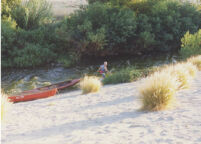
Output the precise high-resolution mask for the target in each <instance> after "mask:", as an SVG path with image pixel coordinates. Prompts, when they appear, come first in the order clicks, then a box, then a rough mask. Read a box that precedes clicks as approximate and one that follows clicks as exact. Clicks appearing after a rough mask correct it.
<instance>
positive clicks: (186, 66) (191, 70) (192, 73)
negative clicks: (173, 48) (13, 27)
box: [175, 62, 197, 77]
mask: <svg viewBox="0 0 201 144" xmlns="http://www.w3.org/2000/svg"><path fill="white" fill-rule="evenodd" d="M175 66H176V67H177V66H179V67H183V68H184V69H186V70H187V71H188V73H189V74H190V76H191V77H195V76H196V73H197V67H196V66H195V65H193V64H192V63H190V62H186V63H179V64H177V65H175Z"/></svg>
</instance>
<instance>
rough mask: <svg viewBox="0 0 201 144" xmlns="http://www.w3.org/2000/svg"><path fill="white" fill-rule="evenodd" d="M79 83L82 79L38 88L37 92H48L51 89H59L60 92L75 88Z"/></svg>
mask: <svg viewBox="0 0 201 144" xmlns="http://www.w3.org/2000/svg"><path fill="white" fill-rule="evenodd" d="M78 82H80V79H74V80H69V81H64V82H59V83H55V84H52V85H48V86H44V87H40V88H36V89H37V90H46V89H50V88H57V89H58V90H61V89H64V88H68V87H70V86H73V85H75V84H77V83H78Z"/></svg>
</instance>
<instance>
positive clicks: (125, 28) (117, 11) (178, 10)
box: [61, 0, 201, 56]
mask: <svg viewBox="0 0 201 144" xmlns="http://www.w3.org/2000/svg"><path fill="white" fill-rule="evenodd" d="M200 19H201V12H200V11H198V9H197V7H196V6H194V5H191V4H189V3H183V2H179V1H175V0H172V1H167V0H153V1H148V0H143V1H134V2H133V1H130V0H125V1H123V2H122V1H121V2H120V1H115V0H108V1H102V2H101V3H100V2H97V1H90V5H89V6H86V7H85V8H83V9H82V10H80V11H78V12H77V13H76V14H73V15H71V16H70V17H69V18H67V19H66V20H65V21H64V23H63V26H62V28H61V31H62V30H63V31H64V33H63V35H64V36H65V37H68V39H67V40H66V43H70V42H71V43H72V46H73V47H74V48H75V49H76V51H77V52H79V53H80V55H97V56H106V55H120V54H123V53H124V54H132V55H133V54H134V55H135V54H138V53H139V52H141V53H149V52H156V51H157V52H164V51H166V52H176V51H178V50H179V48H180V44H181V43H180V39H181V37H183V35H184V34H185V33H186V31H190V32H196V31H197V30H198V29H199V28H200V27H201V21H200ZM75 49H74V50H75Z"/></svg>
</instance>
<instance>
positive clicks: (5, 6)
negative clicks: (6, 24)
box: [1, 0, 21, 18]
mask: <svg viewBox="0 0 201 144" xmlns="http://www.w3.org/2000/svg"><path fill="white" fill-rule="evenodd" d="M20 4H21V0H1V8H2V10H1V16H2V17H3V18H5V17H10V16H11V12H12V10H13V8H15V7H16V6H18V5H20Z"/></svg>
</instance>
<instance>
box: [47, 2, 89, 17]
mask: <svg viewBox="0 0 201 144" xmlns="http://www.w3.org/2000/svg"><path fill="white" fill-rule="evenodd" d="M48 1H49V2H50V3H51V4H52V10H53V14H54V16H57V17H60V16H66V15H69V14H70V13H72V12H73V11H74V10H76V9H79V7H80V6H81V5H86V4H87V0H48Z"/></svg>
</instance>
